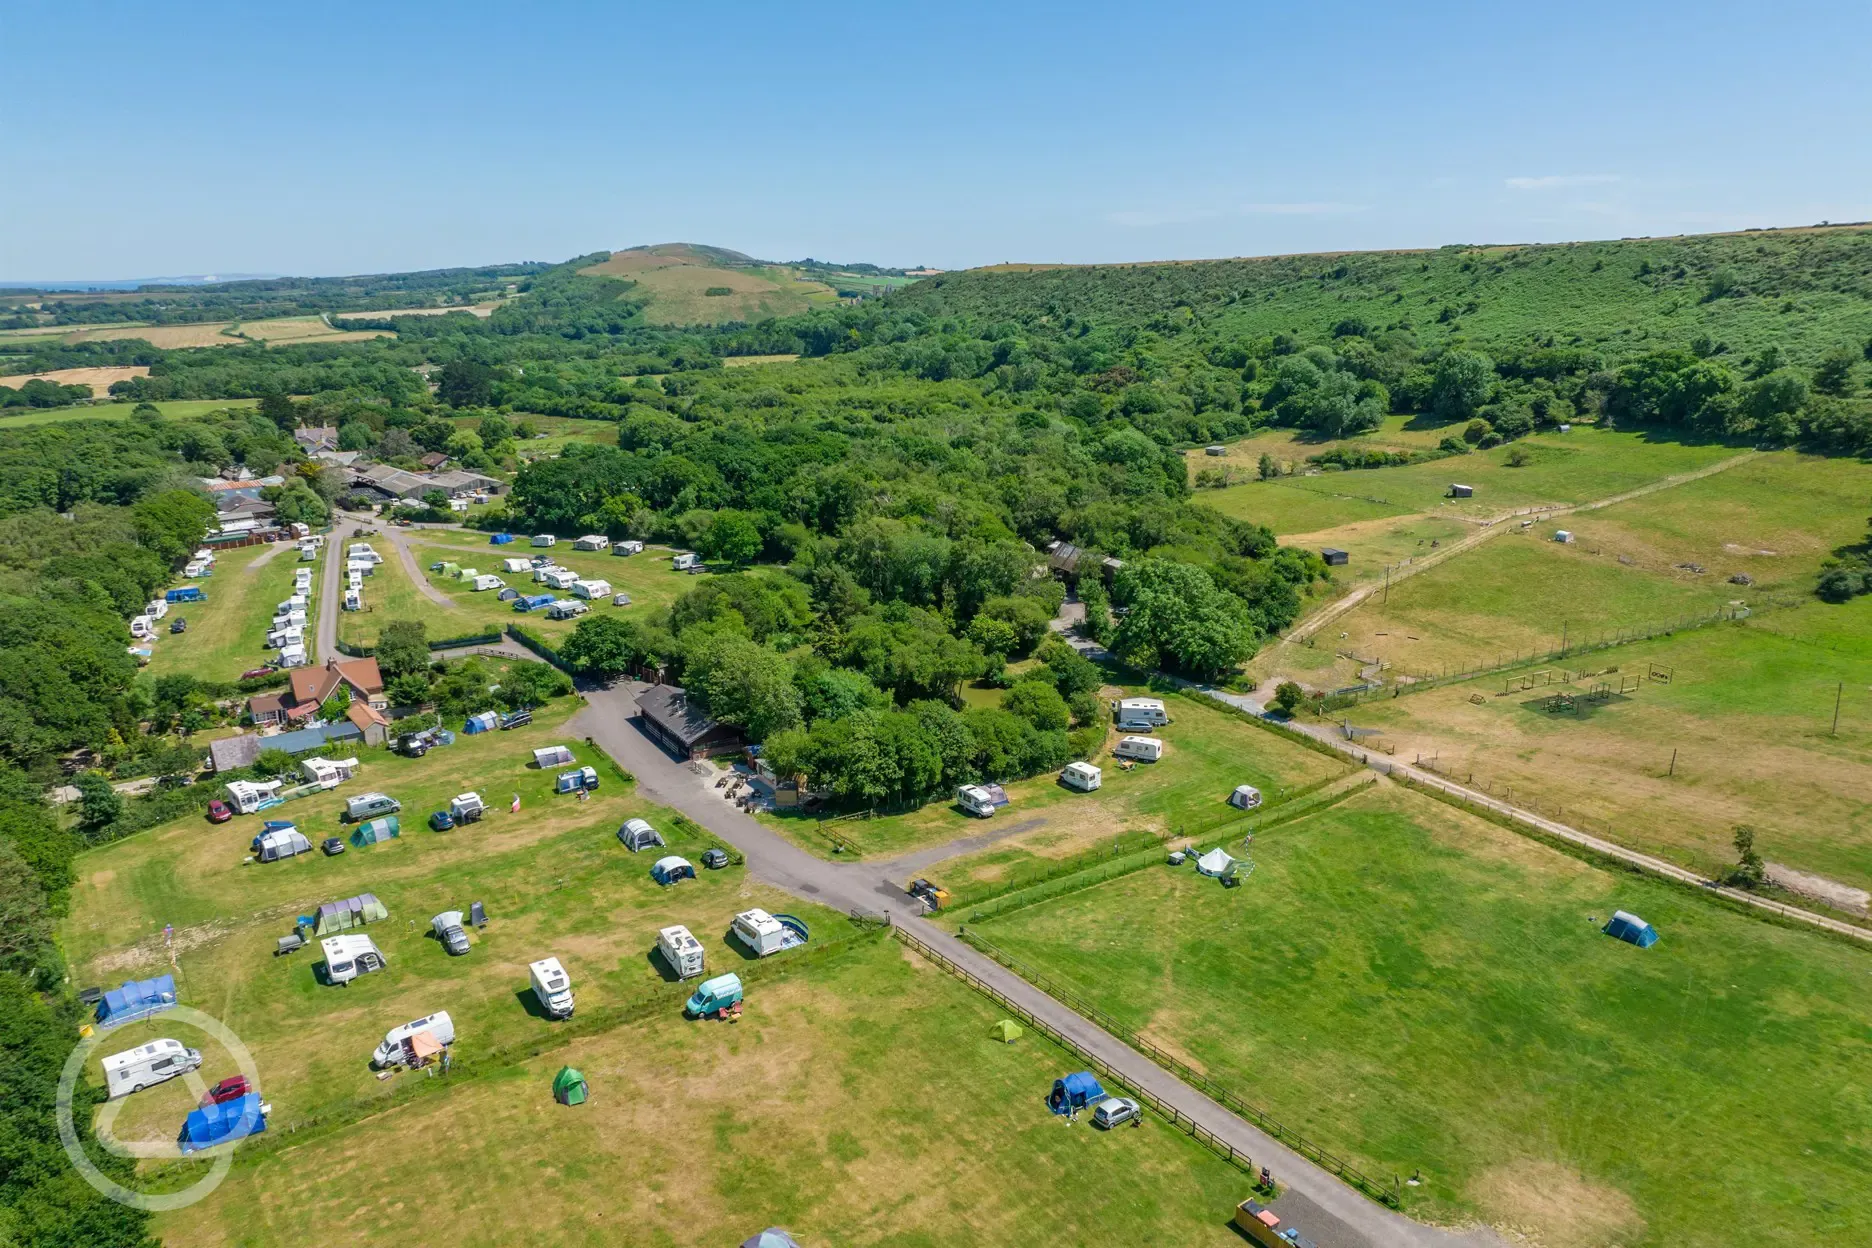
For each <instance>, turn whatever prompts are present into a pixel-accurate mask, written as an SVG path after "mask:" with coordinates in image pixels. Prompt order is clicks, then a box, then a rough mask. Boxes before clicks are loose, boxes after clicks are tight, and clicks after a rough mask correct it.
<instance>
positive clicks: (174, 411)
mask: <svg viewBox="0 0 1872 1248" xmlns="http://www.w3.org/2000/svg"><path fill="white" fill-rule="evenodd" d="M257 402H259V400H258V399H164V400H163V401H162V402H160V403H157V404H156V406H157V407H159V408H161V409H162V414H163V415H164V416H167V417H168V418H169V419H171V420H187V419H188V418H189V417H191V416H205V415H207V414H208V413H209V412H219V411H223V410H225V409H227V408H231V407H252V406H253V405H254V404H255V403H257ZM136 406H137V405H136V404H135V403H92V404H89V405H87V406H83V407H46V408H27V409H23V410H22V409H13V410H10V411H8V412H7V414H6V415H4V416H0V429H13V428H18V427H20V426H23V425H62V424H64V423H65V422H66V421H71V420H121V419H122V418H124V417H125V416H128V415H129V414H130V413H131V412H132V411H134V410H135V409H136Z"/></svg>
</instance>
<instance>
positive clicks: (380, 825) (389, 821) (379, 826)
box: [351, 815, 403, 849]
mask: <svg viewBox="0 0 1872 1248" xmlns="http://www.w3.org/2000/svg"><path fill="white" fill-rule="evenodd" d="M402 835H403V828H402V825H401V824H399V823H398V822H397V817H396V816H395V815H385V816H384V817H383V818H381V819H366V820H365V821H364V822H363V823H360V824H358V826H357V831H355V832H353V833H352V834H351V844H352V845H354V846H356V847H357V848H358V849H363V848H364V847H365V846H366V845H375V844H376V843H377V842H379V841H387V840H390V839H391V838H393V837H399V836H402Z"/></svg>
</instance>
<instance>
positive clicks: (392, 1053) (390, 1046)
mask: <svg viewBox="0 0 1872 1248" xmlns="http://www.w3.org/2000/svg"><path fill="white" fill-rule="evenodd" d="M425 1031H426V1032H428V1033H429V1034H430V1035H432V1036H434V1037H435V1039H436V1043H437V1044H454V1043H455V1021H454V1020H453V1019H451V1018H450V1017H449V1016H448V1011H447V1010H438V1011H436V1012H435V1013H434V1014H431V1015H429V1016H428V1017H426V1018H417V1019H412V1020H410V1021H409V1022H407V1023H404V1024H403V1025H402V1026H401V1027H392V1028H391V1029H390V1030H389V1031H387V1032H385V1033H384V1038H383V1043H382V1044H380V1045H378V1046H377V1049H376V1051H375V1052H373V1053H372V1054H371V1065H372V1066H374V1067H376V1068H377V1069H378V1070H382V1069H383V1068H384V1067H386V1066H401V1065H402V1064H403V1063H404V1061H405V1060H406V1056H407V1055H406V1054H405V1053H404V1051H403V1042H404V1041H406V1040H408V1039H409V1038H410V1037H412V1036H419V1035H421V1034H422V1033H423V1032H425Z"/></svg>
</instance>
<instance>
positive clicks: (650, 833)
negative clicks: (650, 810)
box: [618, 819, 668, 854]
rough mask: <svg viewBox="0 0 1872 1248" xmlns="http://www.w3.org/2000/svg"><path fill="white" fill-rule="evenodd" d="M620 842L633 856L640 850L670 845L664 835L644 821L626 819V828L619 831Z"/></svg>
mask: <svg viewBox="0 0 1872 1248" xmlns="http://www.w3.org/2000/svg"><path fill="white" fill-rule="evenodd" d="M618 840H619V841H621V842H623V845H624V848H625V849H628V850H630V851H631V853H633V854H634V853H636V852H637V851H638V850H640V849H649V848H650V847H651V846H652V845H667V844H668V842H666V841H665V840H664V839H663V834H662V833H660V832H658V831H657V830H656V829H655V828H653V827H651V826H650V825H649V824H648V823H645V822H644V821H643V820H642V819H626V820H625V821H624V826H623V827H621V828H619V829H618Z"/></svg>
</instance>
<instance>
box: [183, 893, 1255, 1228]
mask: <svg viewBox="0 0 1872 1248" xmlns="http://www.w3.org/2000/svg"><path fill="white" fill-rule="evenodd" d="M574 904H576V903H574ZM480 954H481V951H480V950H479V949H477V951H476V953H475V954H474V955H470V956H480ZM783 956H784V955H783ZM581 1008H583V1003H582V1002H581ZM998 1017H999V1015H998V1014H997V1013H996V1012H995V1010H994V1009H993V1007H992V1006H991V1005H990V1004H989V1003H988V1002H987V1001H986V1000H984V999H983V998H981V997H979V996H976V995H975V994H973V993H971V992H970V991H969V990H968V989H966V988H964V987H963V986H962V985H961V984H960V983H958V982H957V981H956V980H954V979H953V978H951V977H950V976H948V975H946V974H944V973H943V972H941V971H939V970H937V969H935V968H934V967H932V966H929V965H928V964H926V963H924V962H922V961H921V960H920V959H918V958H916V957H914V956H913V955H910V954H908V953H905V952H904V951H902V949H901V948H900V946H898V945H897V944H896V942H894V941H891V940H890V939H888V938H887V937H877V938H872V939H867V940H862V941H860V942H858V943H856V944H854V945H852V946H850V947H849V948H848V949H847V950H845V951H844V952H842V953H840V954H838V955H837V956H835V957H833V958H831V959H830V960H827V961H823V962H819V963H816V964H814V965H812V966H809V967H803V968H802V969H801V970H800V971H799V972H798V973H797V974H792V975H788V976H787V977H786V978H785V979H783V980H778V981H762V982H759V983H756V984H754V985H751V986H750V990H749V993H748V999H747V1013H746V1015H745V1016H744V1017H743V1018H742V1020H741V1021H740V1022H739V1023H737V1024H735V1025H733V1026H728V1025H723V1024H719V1023H695V1022H686V1021H684V1020H683V1019H681V1018H680V1017H676V1016H675V1015H674V1013H673V1012H672V1013H670V1014H667V1015H659V1016H656V1017H653V1018H650V1019H647V1020H644V1021H641V1022H638V1023H633V1024H629V1025H626V1026H623V1027H620V1028H618V1029H616V1030H614V1031H610V1032H606V1033H603V1034H600V1035H596V1036H593V1037H590V1038H587V1039H580V1040H577V1041H575V1042H573V1043H571V1044H569V1045H567V1046H565V1047H563V1048H555V1049H549V1050H547V1051H545V1052H543V1053H542V1054H541V1055H540V1056H539V1057H538V1058H536V1059H533V1060H531V1061H527V1062H524V1063H523V1064H520V1065H517V1066H515V1067H512V1068H510V1069H509V1070H507V1071H504V1072H502V1073H500V1074H498V1075H491V1076H486V1077H483V1078H480V1079H477V1080H475V1081H473V1082H468V1083H460V1084H459V1085H458V1086H456V1087H453V1088H450V1089H448V1090H447V1091H446V1092H444V1093H442V1094H439V1095H435V1096H431V1097H425V1098H422V1099H421V1100H419V1101H417V1102H416V1103H414V1104H412V1105H410V1106H409V1107H407V1108H404V1109H401V1110H399V1111H398V1112H396V1113H393V1114H387V1115H384V1116H382V1117H379V1118H376V1119H373V1120H371V1121H369V1122H366V1123H363V1124H360V1125H358V1126H355V1127H352V1128H349V1129H347V1130H345V1131H342V1132H340V1133H338V1134H335V1135H331V1136H328V1137H325V1138H322V1139H318V1140H316V1141H313V1142H311V1143H308V1144H303V1145H299V1146H297V1147H294V1148H292V1149H290V1150H282V1151H275V1152H269V1153H267V1154H266V1155H264V1156H263V1157H260V1158H259V1159H257V1160H254V1161H247V1162H241V1161H237V1164H236V1168H235V1171H234V1174H233V1176H232V1177H231V1178H230V1179H229V1180H228V1182H227V1183H225V1184H224V1185H223V1186H222V1187H221V1189H220V1190H219V1191H218V1192H216V1193H215V1194H214V1195H213V1196H212V1197H210V1198H209V1199H208V1200H206V1201H204V1202H203V1203H201V1204H199V1205H196V1206H194V1207H192V1208H190V1209H186V1210H183V1211H181V1212H178V1213H175V1214H168V1215H163V1216H162V1217H161V1218H160V1219H159V1220H158V1222H157V1223H156V1225H155V1227H154V1229H155V1231H156V1232H157V1233H158V1234H160V1235H161V1236H162V1237H163V1239H164V1241H165V1242H166V1243H171V1244H207V1243H219V1244H227V1245H240V1246H243V1248H298V1246H299V1245H304V1244H307V1243H312V1242H320V1241H329V1240H331V1239H334V1238H336V1239H340V1240H344V1241H346V1242H366V1241H368V1242H373V1243H394V1242H408V1243H433V1244H454V1245H462V1246H463V1248H475V1246H481V1245H487V1246H490V1248H491V1246H493V1245H509V1244H530V1245H531V1244H538V1245H565V1244H591V1245H598V1244H617V1243H630V1244H649V1245H664V1246H670V1248H679V1246H688V1245H694V1246H695V1248H704V1246H707V1248H719V1246H720V1245H722V1244H730V1243H739V1242H740V1241H741V1240H742V1239H744V1238H747V1237H749V1236H752V1235H754V1234H756V1233H757V1232H758V1231H760V1230H761V1228H763V1227H766V1226H772V1225H779V1226H784V1227H786V1228H787V1229H788V1230H790V1231H791V1232H792V1233H793V1234H794V1235H796V1236H798V1237H799V1239H800V1242H802V1243H805V1244H840V1245H867V1244H876V1245H893V1246H895V1248H935V1246H936V1245H943V1246H945V1248H948V1246H954V1245H961V1246H965V1248H975V1246H979V1248H989V1246H993V1245H1004V1244H1013V1243H1039V1242H1046V1243H1070V1244H1088V1245H1112V1246H1114V1248H1116V1246H1118V1245H1125V1246H1130V1245H1136V1244H1143V1243H1175V1244H1190V1245H1204V1244H1207V1245H1216V1246H1217V1248H1222V1246H1224V1245H1230V1244H1237V1243H1239V1242H1240V1240H1239V1239H1238V1237H1237V1236H1236V1234H1235V1232H1233V1231H1232V1230H1230V1229H1229V1228H1228V1226H1227V1225H1226V1223H1227V1219H1228V1217H1229V1216H1230V1214H1231V1213H1232V1211H1233V1207H1234V1204H1235V1202H1236V1201H1238V1200H1240V1199H1242V1198H1243V1196H1245V1195H1246V1194H1247V1190H1248V1179H1247V1176H1245V1175H1243V1174H1241V1173H1240V1172H1239V1171H1237V1170H1236V1169H1234V1168H1233V1167H1232V1166H1229V1165H1227V1164H1226V1163H1224V1162H1221V1161H1219V1160H1217V1159H1216V1158H1215V1157H1214V1156H1213V1155H1212V1154H1210V1153H1208V1152H1207V1151H1206V1150H1204V1149H1202V1148H1201V1147H1200V1146H1198V1145H1196V1144H1195V1143H1193V1142H1192V1141H1190V1140H1189V1139H1188V1138H1187V1137H1185V1136H1183V1135H1182V1134H1180V1133H1178V1132H1176V1131H1175V1130H1173V1129H1171V1128H1168V1127H1166V1126H1164V1125H1163V1124H1162V1123H1160V1122H1158V1121H1156V1120H1154V1119H1153V1120H1149V1121H1147V1122H1146V1123H1145V1125H1144V1127H1143V1128H1142V1129H1141V1130H1131V1129H1125V1130H1122V1131H1116V1132H1100V1131H1094V1130H1093V1129H1092V1128H1091V1127H1090V1126H1089V1125H1088V1124H1087V1123H1086V1122H1085V1121H1084V1120H1082V1121H1081V1122H1080V1123H1079V1124H1078V1125H1076V1126H1072V1127H1067V1126H1066V1125H1065V1124H1064V1120H1063V1119H1055V1118H1053V1117H1051V1116H1050V1115H1049V1114H1048V1113H1047V1112H1046V1110H1045V1108H1044V1106H1043V1105H1042V1103H1041V1098H1042V1097H1043V1096H1044V1095H1045V1092H1046V1089H1047V1088H1048V1087H1049V1086H1050V1085H1051V1082H1052V1080H1053V1079H1054V1078H1056V1077H1058V1076H1059V1075H1060V1074H1062V1073H1064V1072H1066V1071H1069V1070H1075V1069H1078V1068H1079V1063H1077V1062H1076V1061H1074V1060H1073V1059H1071V1058H1070V1057H1068V1056H1067V1055H1066V1054H1064V1053H1062V1052H1060V1051H1059V1050H1057V1049H1055V1048H1054V1047H1053V1046H1051V1045H1050V1044H1048V1043H1046V1042H1045V1041H1044V1040H1042V1039H1040V1038H1038V1037H1036V1036H1034V1035H1032V1034H1031V1033H1030V1034H1029V1035H1027V1036H1024V1037H1022V1038H1021V1039H1020V1040H1019V1041H1017V1042H1016V1043H1014V1044H1012V1045H1007V1044H1002V1043H1000V1042H999V1041H996V1040H993V1039H991V1038H990V1036H989V1028H990V1026H991V1024H992V1023H993V1022H994V1021H995V1020H996V1019H997V1018H998ZM565 1064H570V1065H572V1066H575V1067H577V1068H578V1069H580V1070H581V1071H583V1072H584V1074H585V1075H586V1077H587V1079H588V1080H589V1082H590V1087H591V1100H590V1101H589V1102H588V1103H586V1104H585V1105H582V1106H579V1107H577V1108H566V1107H563V1106H560V1105H557V1104H555V1103H554V1102H553V1100H552V1097H551V1092H550V1084H551V1079H552V1076H553V1074H554V1072H556V1071H557V1070H558V1069H559V1067H560V1066H561V1065H565ZM146 1095H148V1094H146ZM243 1155H244V1154H243Z"/></svg>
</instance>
